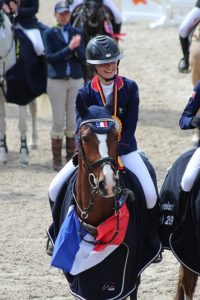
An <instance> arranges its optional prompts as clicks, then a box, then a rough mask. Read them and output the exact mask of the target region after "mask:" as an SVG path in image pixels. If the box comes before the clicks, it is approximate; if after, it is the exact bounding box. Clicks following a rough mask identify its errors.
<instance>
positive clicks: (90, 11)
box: [83, 0, 106, 33]
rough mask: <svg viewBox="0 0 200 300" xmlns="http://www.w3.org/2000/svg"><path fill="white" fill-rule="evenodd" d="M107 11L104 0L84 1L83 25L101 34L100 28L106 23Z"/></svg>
mask: <svg viewBox="0 0 200 300" xmlns="http://www.w3.org/2000/svg"><path fill="white" fill-rule="evenodd" d="M105 18H106V17H105V10H104V6H103V1H102V0H97V1H94V0H86V1H84V10H83V23H84V24H85V25H84V26H86V27H87V28H88V30H89V29H91V30H92V29H95V30H98V31H97V33H98V32H99V29H100V26H102V24H103V22H104V21H105Z"/></svg>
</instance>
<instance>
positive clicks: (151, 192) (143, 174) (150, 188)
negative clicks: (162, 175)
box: [121, 151, 157, 209]
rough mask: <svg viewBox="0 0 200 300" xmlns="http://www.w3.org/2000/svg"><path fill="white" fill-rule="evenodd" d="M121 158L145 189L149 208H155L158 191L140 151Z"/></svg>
mask: <svg viewBox="0 0 200 300" xmlns="http://www.w3.org/2000/svg"><path fill="white" fill-rule="evenodd" d="M121 160H122V163H123V165H124V166H125V167H126V168H128V169H129V170H130V171H131V172H132V173H134V174H135V175H136V176H137V178H138V180H139V182H140V184H141V186H142V188H143V191H144V195H145V198H146V203H147V208H148V209H151V208H153V207H154V206H155V204H156V201H157V193H156V189H155V186H154V184H153V181H152V179H151V176H150V174H149V171H148V169H147V167H146V165H145V163H144V162H143V160H142V158H141V156H140V154H139V153H138V151H134V152H131V153H129V154H126V155H122V156H121Z"/></svg>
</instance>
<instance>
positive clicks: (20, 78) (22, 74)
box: [0, 9, 47, 164]
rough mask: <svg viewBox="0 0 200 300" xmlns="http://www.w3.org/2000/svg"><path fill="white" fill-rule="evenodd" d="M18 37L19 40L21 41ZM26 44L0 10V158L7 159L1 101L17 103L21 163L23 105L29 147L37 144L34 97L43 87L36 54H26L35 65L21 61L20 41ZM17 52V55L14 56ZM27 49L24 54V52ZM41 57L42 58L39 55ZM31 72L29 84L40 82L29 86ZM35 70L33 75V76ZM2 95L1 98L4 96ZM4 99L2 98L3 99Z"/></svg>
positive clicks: (43, 71)
mask: <svg viewBox="0 0 200 300" xmlns="http://www.w3.org/2000/svg"><path fill="white" fill-rule="evenodd" d="M21 41H23V42H22V43H21ZM25 44H26V47H28V48H27V49H28V51H27V52H29V49H30V51H34V50H32V49H33V47H32V44H31V42H30V41H29V40H28V38H26V37H25V35H23V34H22V32H20V30H19V31H18V33H17V30H15V31H14V29H13V26H12V24H11V21H10V19H9V17H8V16H7V15H6V14H5V13H4V11H3V10H2V9H1V10H0V78H1V80H0V87H1V91H2V92H3V93H1V95H0V162H3V163H6V162H7V152H8V147H7V142H6V119H5V118H6V113H5V103H6V101H7V102H11V103H15V104H18V105H19V130H20V134H21V146H20V162H21V163H22V164H27V163H28V154H29V150H28V145H27V141H26V133H27V105H29V109H30V112H31V116H32V141H31V143H30V145H31V147H32V149H35V148H37V106H36V99H35V98H36V97H37V96H39V95H41V94H42V93H43V92H44V93H45V91H46V81H47V76H46V65H45V63H44V62H43V61H42V62H40V58H37V60H38V62H36V61H34V54H33V55H32V52H29V54H30V57H31V59H30V60H32V59H33V61H34V64H35V66H34V67H33V66H32V65H31V63H30V62H29V65H30V66H27V65H26V64H25V60H26V58H25V57H24V53H22V49H23V47H24V46H23V45H25ZM16 51H17V53H16ZM16 55H17V57H16ZM26 55H27V53H26V54H25V56H26ZM41 60H42V59H41ZM29 73H32V74H34V77H38V79H35V82H34V84H33V85H35V86H36V85H37V83H36V80H40V81H41V82H42V83H41V86H40V87H39V88H37V87H34V88H33V89H32V82H31V79H28V80H27V78H26V77H27V76H29V75H27V74H29ZM35 74H37V76H35ZM28 81H29V82H28ZM4 98H5V99H4ZM5 100H6V101H5Z"/></svg>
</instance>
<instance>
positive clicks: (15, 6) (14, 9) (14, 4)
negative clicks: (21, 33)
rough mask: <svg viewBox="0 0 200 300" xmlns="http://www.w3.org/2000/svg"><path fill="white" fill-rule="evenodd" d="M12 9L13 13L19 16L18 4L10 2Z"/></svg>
mask: <svg viewBox="0 0 200 300" xmlns="http://www.w3.org/2000/svg"><path fill="white" fill-rule="evenodd" d="M10 8H11V9H12V11H13V12H14V13H15V14H17V10H18V9H17V4H16V3H15V2H13V1H11V2H10Z"/></svg>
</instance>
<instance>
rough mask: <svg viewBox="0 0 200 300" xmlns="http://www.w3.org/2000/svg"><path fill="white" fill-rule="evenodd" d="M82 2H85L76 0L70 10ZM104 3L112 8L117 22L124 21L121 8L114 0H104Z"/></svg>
mask: <svg viewBox="0 0 200 300" xmlns="http://www.w3.org/2000/svg"><path fill="white" fill-rule="evenodd" d="M60 1H61V0H58V1H57V2H60ZM82 3H83V0H74V1H73V4H72V5H70V10H71V11H73V10H74V9H75V8H76V6H78V5H80V4H82ZM103 3H104V5H105V6H107V7H108V8H110V10H111V11H112V13H113V16H114V18H115V22H116V24H120V23H122V16H121V13H120V11H119V9H118V8H117V6H116V5H115V4H114V3H113V1H112V0H104V1H103Z"/></svg>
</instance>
